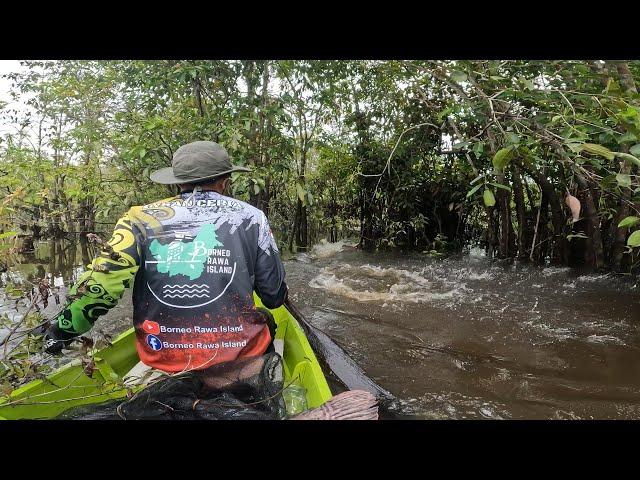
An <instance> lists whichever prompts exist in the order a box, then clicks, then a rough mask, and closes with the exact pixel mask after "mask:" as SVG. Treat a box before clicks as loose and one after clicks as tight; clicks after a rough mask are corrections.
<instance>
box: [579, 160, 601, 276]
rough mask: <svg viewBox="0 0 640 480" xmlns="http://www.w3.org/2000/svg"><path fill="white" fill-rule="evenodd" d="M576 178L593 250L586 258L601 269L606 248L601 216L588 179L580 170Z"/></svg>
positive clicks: (593, 265)
mask: <svg viewBox="0 0 640 480" xmlns="http://www.w3.org/2000/svg"><path fill="white" fill-rule="evenodd" d="M575 178H576V181H577V182H578V186H579V187H580V190H581V191H582V192H581V193H582V197H583V199H584V209H585V213H586V215H585V217H586V220H587V235H588V236H589V238H590V240H591V241H590V242H589V243H590V247H591V249H590V250H591V252H590V254H589V255H588V258H587V259H586V260H587V263H589V264H590V265H591V266H592V267H594V268H596V269H601V268H602V267H603V266H604V250H603V247H602V235H601V233H600V216H599V215H598V209H597V208H596V204H595V202H594V199H593V197H594V196H593V192H592V191H591V188H590V187H589V184H588V183H587V181H586V179H585V178H584V177H583V176H582V175H581V174H580V173H578V172H575ZM589 257H590V258H589Z"/></svg>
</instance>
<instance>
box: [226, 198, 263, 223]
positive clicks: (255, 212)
mask: <svg viewBox="0 0 640 480" xmlns="http://www.w3.org/2000/svg"><path fill="white" fill-rule="evenodd" d="M220 198H221V199H222V200H226V201H227V202H229V203H230V204H231V205H233V204H235V205H236V209H238V210H243V211H245V212H246V213H249V214H251V215H252V216H254V217H255V218H258V219H260V218H262V217H263V216H264V212H263V211H262V210H260V209H259V208H257V207H254V206H253V205H251V204H250V203H247V202H244V201H242V200H238V199H237V198H231V197H227V196H225V195H220Z"/></svg>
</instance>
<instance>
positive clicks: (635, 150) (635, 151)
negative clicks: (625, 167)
mask: <svg viewBox="0 0 640 480" xmlns="http://www.w3.org/2000/svg"><path fill="white" fill-rule="evenodd" d="M629 153H630V154H631V155H635V156H636V157H640V143H638V144H636V145H634V146H633V147H631V148H630V149H629Z"/></svg>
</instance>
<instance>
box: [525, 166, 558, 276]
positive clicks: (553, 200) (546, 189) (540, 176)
mask: <svg viewBox="0 0 640 480" xmlns="http://www.w3.org/2000/svg"><path fill="white" fill-rule="evenodd" d="M525 170H527V169H526V167H525ZM527 173H529V175H531V176H532V177H533V178H534V179H535V180H536V182H537V183H538V185H539V187H540V190H541V191H542V192H543V193H544V194H545V195H546V197H547V199H548V201H549V206H550V207H551V221H552V223H553V234H554V242H553V261H554V263H559V264H561V265H567V263H568V261H569V257H568V252H567V238H566V236H565V232H564V226H565V222H566V219H565V216H564V211H563V210H562V204H561V203H560V198H559V197H558V194H557V193H556V190H555V188H554V187H553V185H552V184H551V182H550V181H549V180H548V179H547V177H546V176H545V174H544V173H542V172H540V173H537V174H536V173H535V172H533V171H529V170H527ZM538 228H539V227H538Z"/></svg>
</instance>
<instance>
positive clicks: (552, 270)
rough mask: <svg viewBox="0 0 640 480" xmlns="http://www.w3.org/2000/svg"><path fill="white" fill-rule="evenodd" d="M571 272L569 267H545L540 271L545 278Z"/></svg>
mask: <svg viewBox="0 0 640 480" xmlns="http://www.w3.org/2000/svg"><path fill="white" fill-rule="evenodd" d="M570 271H571V268H570V267H546V268H545V269H544V270H542V275H544V276H545V277H550V276H552V275H559V274H561V273H569V272H570Z"/></svg>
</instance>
